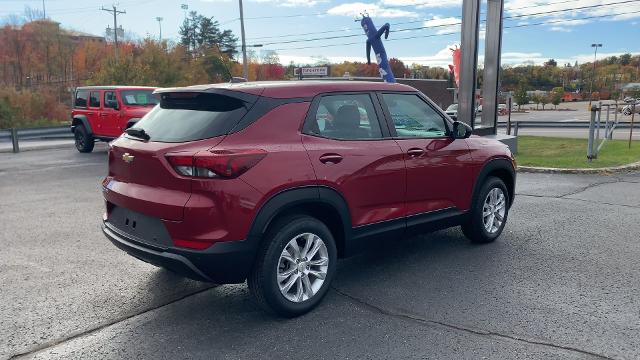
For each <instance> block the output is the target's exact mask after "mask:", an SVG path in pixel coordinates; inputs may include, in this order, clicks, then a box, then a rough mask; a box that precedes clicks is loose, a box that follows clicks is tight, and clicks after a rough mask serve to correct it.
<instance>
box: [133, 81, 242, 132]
mask: <svg viewBox="0 0 640 360" xmlns="http://www.w3.org/2000/svg"><path fill="white" fill-rule="evenodd" d="M249 105H250V104H247V103H245V102H244V101H242V100H240V99H237V98H234V97H231V96H226V95H220V94H209V93H164V94H162V100H161V101H160V104H159V105H158V106H156V107H154V108H153V110H151V111H150V112H148V113H147V114H146V115H145V116H144V117H143V118H142V119H141V120H140V121H138V122H137V123H136V124H135V125H134V126H133V128H139V129H144V131H145V132H146V133H147V134H148V135H149V137H150V139H149V140H150V141H158V142H186V141H195V140H202V139H208V138H212V137H216V136H220V135H224V134H227V133H228V132H229V131H231V129H232V128H233V127H234V126H235V125H236V124H237V123H238V122H239V121H240V119H242V117H244V115H245V114H246V113H247V111H248V109H247V108H248V106H249Z"/></svg>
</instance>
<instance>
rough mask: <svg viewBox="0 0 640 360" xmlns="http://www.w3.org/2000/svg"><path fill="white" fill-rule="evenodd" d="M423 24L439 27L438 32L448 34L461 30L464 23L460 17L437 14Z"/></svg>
mask: <svg viewBox="0 0 640 360" xmlns="http://www.w3.org/2000/svg"><path fill="white" fill-rule="evenodd" d="M423 26H425V27H429V28H435V29H437V30H436V34H448V33H455V32H460V29H461V26H462V25H461V20H460V19H458V18H455V17H440V16H437V15H436V16H434V17H433V19H431V20H427V21H425V22H424V23H423Z"/></svg>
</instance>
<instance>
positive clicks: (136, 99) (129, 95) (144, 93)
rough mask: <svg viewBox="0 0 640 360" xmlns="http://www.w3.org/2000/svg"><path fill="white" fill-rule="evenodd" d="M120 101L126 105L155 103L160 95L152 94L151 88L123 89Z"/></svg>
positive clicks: (158, 100)
mask: <svg viewBox="0 0 640 360" xmlns="http://www.w3.org/2000/svg"><path fill="white" fill-rule="evenodd" d="M121 95H122V102H124V104H125V105H128V106H149V105H157V104H158V103H159V102H160V97H158V95H154V94H153V90H125V91H122V93H121Z"/></svg>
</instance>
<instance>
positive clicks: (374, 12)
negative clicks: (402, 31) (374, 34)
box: [327, 2, 418, 18]
mask: <svg viewBox="0 0 640 360" xmlns="http://www.w3.org/2000/svg"><path fill="white" fill-rule="evenodd" d="M365 11H366V12H367V13H368V14H369V15H370V16H379V17H386V18H396V17H417V16H418V14H417V13H415V12H413V11H406V10H400V9H393V8H384V7H381V6H380V5H378V4H366V3H361V2H354V3H347V4H341V5H338V6H335V7H332V8H331V9H329V10H327V14H329V15H336V16H349V17H360V14H362V13H364V12H365Z"/></svg>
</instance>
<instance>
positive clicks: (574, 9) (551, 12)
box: [262, 0, 640, 46]
mask: <svg viewBox="0 0 640 360" xmlns="http://www.w3.org/2000/svg"><path fill="white" fill-rule="evenodd" d="M638 1H640V0H624V1H619V2H614V3H608V4H600V5H590V6H581V7H575V8H571V9H561V10H550V11H545V12H538V13H533V14H526V15H514V16H508V17H505V18H504V20H510V19H516V18H522V17H528V16H540V15H548V14H553V13H559V12H566V11H576V10H585V9H592V8H597V7H604V6H612V5H621V4H627V3H632V2H638ZM461 23H462V22H455V23H446V24H438V25H427V26H419V27H414V28H406V29H398V30H394V31H393V32H405V31H417V30H425V29H434V28H440V27H449V26H455V25H460V24H461ZM356 36H361V35H360V34H350V35H335V36H326V37H316V38H307V39H294V40H285V41H274V42H265V43H263V44H262V45H265V46H266V45H279V44H293V43H300V42H310V41H322V40H333V39H343V38H350V37H356Z"/></svg>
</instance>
